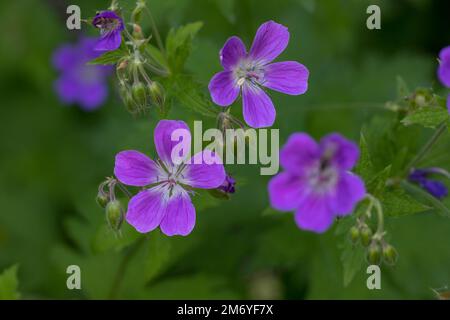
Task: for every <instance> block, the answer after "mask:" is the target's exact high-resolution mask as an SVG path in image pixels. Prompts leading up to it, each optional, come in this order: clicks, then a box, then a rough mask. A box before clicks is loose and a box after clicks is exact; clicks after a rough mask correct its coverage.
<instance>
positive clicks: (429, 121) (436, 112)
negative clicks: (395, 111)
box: [402, 107, 449, 128]
mask: <svg viewBox="0 0 450 320" xmlns="http://www.w3.org/2000/svg"><path fill="white" fill-rule="evenodd" d="M448 119H449V114H448V111H447V110H445V109H443V108H438V107H423V108H420V109H419V110H417V111H415V112H414V113H412V114H410V115H408V116H406V117H405V118H404V119H403V120H402V123H403V124H404V125H406V126H409V125H411V124H420V125H422V126H424V127H426V128H436V127H437V126H438V125H440V124H441V123H442V122H444V121H447V120H448Z"/></svg>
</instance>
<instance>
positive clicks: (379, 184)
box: [367, 165, 391, 197]
mask: <svg viewBox="0 0 450 320" xmlns="http://www.w3.org/2000/svg"><path fill="white" fill-rule="evenodd" d="M390 175H391V166H390V165H389V166H387V167H386V168H384V169H383V170H381V171H380V172H378V173H377V175H376V176H375V177H374V178H372V180H370V181H369V183H367V191H368V192H369V193H371V194H372V195H374V196H375V197H380V195H381V194H382V193H384V191H385V190H386V181H387V179H388V178H389V177H390Z"/></svg>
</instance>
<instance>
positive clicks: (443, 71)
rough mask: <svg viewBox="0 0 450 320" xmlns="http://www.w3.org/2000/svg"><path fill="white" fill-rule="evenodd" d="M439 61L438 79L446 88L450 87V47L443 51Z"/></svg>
mask: <svg viewBox="0 0 450 320" xmlns="http://www.w3.org/2000/svg"><path fill="white" fill-rule="evenodd" d="M439 60H440V64H439V68H438V78H439V80H440V81H441V83H442V84H443V85H444V86H446V87H450V46H448V47H446V48H444V49H442V50H441V52H440V53H439Z"/></svg>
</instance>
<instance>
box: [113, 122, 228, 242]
mask: <svg viewBox="0 0 450 320" xmlns="http://www.w3.org/2000/svg"><path fill="white" fill-rule="evenodd" d="M177 129H185V130H186V132H187V133H189V136H182V139H183V140H181V141H173V140H172V138H171V137H172V133H173V132H174V131H175V130H177ZM184 139H187V140H186V141H187V142H189V144H190V140H191V137H190V132H189V128H188V126H187V125H186V123H184V122H183V121H175V120H161V121H160V122H159V123H158V125H157V126H156V128H155V132H154V142H155V146H156V151H157V153H158V156H159V159H158V160H156V161H153V160H151V159H150V158H148V157H147V156H146V155H144V154H142V153H140V152H138V151H134V150H130V151H122V152H120V153H118V154H117V156H116V163H115V167H114V174H115V175H116V177H117V179H118V180H119V181H120V182H122V183H123V184H126V185H130V186H137V187H146V188H145V189H144V190H143V191H141V192H139V193H138V194H137V195H135V196H134V197H133V198H132V199H131V200H130V202H129V204H128V212H127V214H126V220H127V222H128V223H129V224H131V225H132V226H133V227H134V228H135V229H136V230H137V231H139V232H141V233H146V232H150V231H152V230H154V229H155V228H157V227H158V226H159V227H160V229H161V231H162V232H163V233H164V234H166V235H168V236H173V235H182V236H186V235H188V234H189V233H191V231H192V229H193V228H194V225H195V208H194V206H193V204H192V202H191V198H190V192H189V190H190V189H191V188H199V189H215V188H217V187H219V186H220V185H221V184H222V182H223V181H224V179H225V169H224V167H223V164H222V163H221V160H220V158H219V157H217V156H216V155H215V154H214V153H212V152H211V151H209V150H204V151H202V152H199V153H197V154H195V155H194V156H193V157H192V158H191V159H190V161H187V162H186V161H185V162H183V163H181V164H176V163H175V161H173V159H172V151H173V148H174V147H175V146H176V145H177V144H178V143H184V142H185V140H184Z"/></svg>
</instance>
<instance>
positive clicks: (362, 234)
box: [349, 195, 398, 265]
mask: <svg viewBox="0 0 450 320" xmlns="http://www.w3.org/2000/svg"><path fill="white" fill-rule="evenodd" d="M368 199H369V200H370V203H369V206H368V208H367V210H366V211H365V213H364V215H362V216H360V217H358V219H357V222H356V225H354V226H353V227H351V228H350V231H349V237H350V240H351V241H352V243H353V244H354V245H357V244H359V243H361V245H363V246H364V247H365V248H366V259H367V262H368V263H370V264H377V265H380V264H381V263H383V262H384V263H386V264H388V265H394V264H395V263H396V262H397V258H398V253H397V250H395V248H394V247H393V246H392V245H390V244H389V243H388V242H387V241H386V239H385V235H386V232H385V231H384V230H383V211H382V208H381V204H380V202H379V200H378V199H376V198H374V197H373V196H370V195H368ZM372 209H375V211H376V212H377V217H378V226H377V229H376V231H375V232H373V231H372V229H371V227H370V226H369V225H368V224H367V223H366V219H367V218H370V217H371V213H372Z"/></svg>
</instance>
